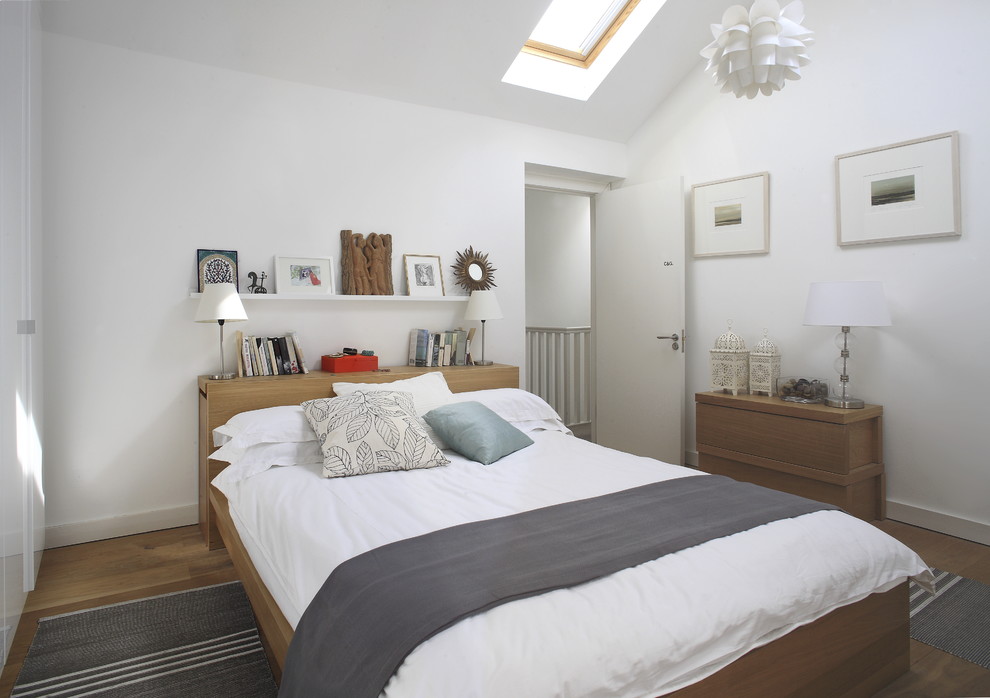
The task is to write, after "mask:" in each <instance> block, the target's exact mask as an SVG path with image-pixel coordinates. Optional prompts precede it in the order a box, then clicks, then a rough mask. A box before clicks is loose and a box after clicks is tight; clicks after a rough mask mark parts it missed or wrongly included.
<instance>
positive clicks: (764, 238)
mask: <svg viewBox="0 0 990 698" xmlns="http://www.w3.org/2000/svg"><path fill="white" fill-rule="evenodd" d="M691 207H692V211H693V217H692V220H693V223H694V256H695V257H720V256H727V255H743V254H766V253H768V252H770V173H769V172H758V173H756V174H751V175H743V176H741V177H733V178H731V179H720V180H718V181H716V182H705V183H704V184H695V185H694V186H692V187H691Z"/></svg>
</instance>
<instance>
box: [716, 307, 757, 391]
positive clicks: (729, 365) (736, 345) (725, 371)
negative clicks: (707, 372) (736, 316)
mask: <svg viewBox="0 0 990 698" xmlns="http://www.w3.org/2000/svg"><path fill="white" fill-rule="evenodd" d="M709 354H710V358H709V361H710V362H711V369H712V390H722V391H724V392H726V393H732V394H733V395H739V394H740V393H742V394H745V393H747V392H749V350H747V349H746V342H745V341H743V338H742V337H740V336H739V335H737V334H736V333H735V332H733V331H732V320H729V330H728V331H727V332H726V333H725V334H723V335H721V336H720V337H719V338H718V339H717V340H715V348H714V349H710V350H709Z"/></svg>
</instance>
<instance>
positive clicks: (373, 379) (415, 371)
mask: <svg viewBox="0 0 990 698" xmlns="http://www.w3.org/2000/svg"><path fill="white" fill-rule="evenodd" d="M430 371H441V372H442V373H443V375H444V378H445V379H446V381H447V385H448V386H450V389H451V390H452V391H453V392H455V393H464V392H468V391H471V390H488V389H490V388H518V387H519V367H518V366H507V365H505V364H493V365H491V366H445V367H443V368H416V367H413V366H396V367H393V368H390V369H388V370H387V371H385V370H380V371H361V372H355V373H326V372H323V371H313V372H310V373H305V374H297V375H291V376H256V377H252V378H233V379H231V380H211V379H210V378H209V377H207V376H200V377H199V478H198V479H199V528H200V532H201V533H202V534H203V539H204V540H205V541H206V543H207V544H208V545H209V546H210V549H211V550H213V549H215V548H221V547H223V542H222V541H221V539H220V533H219V531H217V527H216V522H215V520H214V512H213V510H212V507H211V505H210V499H209V491H210V481H212V480H213V478H214V477H216V476H217V474H218V473H219V472H220V471H221V470H223V469H224V468H225V467H226V465H227V464H226V463H224V462H222V461H215V460H211V459H210V457H209V454H210V453H211V452H212V451H213V450H214V447H213V430H214V429H216V428H217V427H219V426H222V425H224V424H226V422H227V420H229V419H230V418H231V417H233V416H234V415H235V414H239V413H241V412H246V411H248V410H259V409H263V408H265V407H278V406H280V405H298V404H299V403H301V402H305V401H306V400H314V399H316V398H321V397H332V396H333V394H334V393H333V384H334V383H335V382H347V383H391V382H392V381H396V380H400V379H403V378H412V377H414V376H419V375H422V374H424V373H428V372H430Z"/></svg>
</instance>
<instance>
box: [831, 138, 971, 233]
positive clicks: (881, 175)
mask: <svg viewBox="0 0 990 698" xmlns="http://www.w3.org/2000/svg"><path fill="white" fill-rule="evenodd" d="M835 190H836V215H835V220H836V237H837V242H838V243H839V245H842V246H845V245H865V244H868V243H871V242H892V241H896V240H910V239H912V238H935V237H948V236H958V235H961V234H962V223H961V221H960V208H961V207H960V201H959V133H958V132H956V131H953V132H952V133H942V134H939V135H937V136H930V137H929V138H919V139H917V140H913V141H905V142H903V143H894V144H893V145H885V146H883V147H880V148H873V149H871V150H861V151H859V152H856V153H848V154H846V155H839V156H837V157H836V158H835Z"/></svg>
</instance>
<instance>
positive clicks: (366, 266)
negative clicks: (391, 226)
mask: <svg viewBox="0 0 990 698" xmlns="http://www.w3.org/2000/svg"><path fill="white" fill-rule="evenodd" d="M340 281H341V287H342V289H343V292H344V294H345V295H349V296H391V295H392V294H393V292H394V291H393V287H392V236H391V235H389V234H385V235H379V234H378V233H371V234H370V235H369V236H368V237H367V238H365V237H364V235H363V234H361V233H355V232H353V231H351V230H341V231H340Z"/></svg>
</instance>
